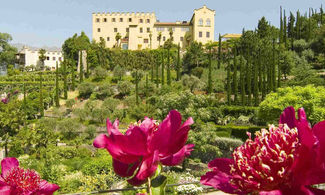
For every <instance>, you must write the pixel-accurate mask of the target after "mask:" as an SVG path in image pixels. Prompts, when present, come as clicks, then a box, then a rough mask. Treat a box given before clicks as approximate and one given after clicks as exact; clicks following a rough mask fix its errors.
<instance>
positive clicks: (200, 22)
mask: <svg viewBox="0 0 325 195" xmlns="http://www.w3.org/2000/svg"><path fill="white" fill-rule="evenodd" d="M199 25H200V26H202V25H203V19H202V18H200V19H199Z"/></svg>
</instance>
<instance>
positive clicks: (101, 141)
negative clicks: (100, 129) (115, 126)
mask: <svg viewBox="0 0 325 195" xmlns="http://www.w3.org/2000/svg"><path fill="white" fill-rule="evenodd" d="M107 144H108V137H107V135H105V134H99V135H98V136H97V137H96V138H95V140H94V142H93V145H94V147H96V148H106V147H107Z"/></svg>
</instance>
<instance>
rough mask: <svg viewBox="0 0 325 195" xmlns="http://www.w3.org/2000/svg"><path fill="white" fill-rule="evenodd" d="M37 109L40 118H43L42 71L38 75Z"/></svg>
mask: <svg viewBox="0 0 325 195" xmlns="http://www.w3.org/2000/svg"><path fill="white" fill-rule="evenodd" d="M39 109H40V114H41V117H43V116H44V103H43V77H42V71H40V73H39Z"/></svg>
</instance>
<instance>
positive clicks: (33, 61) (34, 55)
mask: <svg viewBox="0 0 325 195" xmlns="http://www.w3.org/2000/svg"><path fill="white" fill-rule="evenodd" d="M16 56H17V63H18V65H19V66H23V67H27V66H31V65H34V66H37V65H38V63H40V62H39V50H38V49H31V48H28V47H26V46H24V47H23V48H22V49H21V50H20V51H19V52H18V53H17V55H16ZM45 56H46V60H45V61H44V66H45V68H46V67H47V68H49V69H50V70H55V68H56V63H57V62H58V65H59V66H60V64H61V62H62V61H63V54H62V51H54V50H52V51H46V53H45Z"/></svg>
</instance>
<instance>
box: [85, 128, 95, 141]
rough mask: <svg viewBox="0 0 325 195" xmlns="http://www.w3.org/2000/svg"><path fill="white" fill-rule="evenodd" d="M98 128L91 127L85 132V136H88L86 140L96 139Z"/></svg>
mask: <svg viewBox="0 0 325 195" xmlns="http://www.w3.org/2000/svg"><path fill="white" fill-rule="evenodd" d="M96 131H97V128H96V126H94V125H89V126H88V127H87V128H86V130H85V134H86V139H90V140H91V139H94V138H95V134H96Z"/></svg>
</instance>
